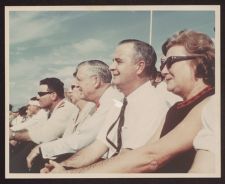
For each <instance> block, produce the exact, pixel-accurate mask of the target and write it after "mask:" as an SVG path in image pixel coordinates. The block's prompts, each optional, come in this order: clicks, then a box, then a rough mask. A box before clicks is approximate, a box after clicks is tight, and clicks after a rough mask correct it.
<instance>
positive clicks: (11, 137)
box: [9, 129, 14, 140]
mask: <svg viewBox="0 0 225 184" xmlns="http://www.w3.org/2000/svg"><path fill="white" fill-rule="evenodd" d="M13 138H14V137H13V131H12V130H11V129H9V140H12V139H13Z"/></svg>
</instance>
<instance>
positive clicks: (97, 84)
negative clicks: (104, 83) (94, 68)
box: [92, 75, 101, 89]
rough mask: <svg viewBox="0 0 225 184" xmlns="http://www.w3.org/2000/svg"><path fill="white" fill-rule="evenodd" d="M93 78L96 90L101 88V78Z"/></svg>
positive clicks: (95, 76)
mask: <svg viewBox="0 0 225 184" xmlns="http://www.w3.org/2000/svg"><path fill="white" fill-rule="evenodd" d="M92 77H93V84H94V87H95V89H97V88H99V86H100V85H101V79H100V77H99V76H97V75H94V76H92Z"/></svg>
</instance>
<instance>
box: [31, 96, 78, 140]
mask: <svg viewBox="0 0 225 184" xmlns="http://www.w3.org/2000/svg"><path fill="white" fill-rule="evenodd" d="M78 113H79V109H78V108H77V107H76V106H75V105H73V104H72V103H70V102H68V101H67V100H65V99H63V100H61V101H60V102H59V103H58V104H57V105H56V107H55V108H54V110H53V111H52V113H51V117H50V118H49V119H47V121H43V122H40V123H38V124H37V125H34V126H31V127H28V128H27V129H28V132H29V135H30V138H31V140H32V141H33V142H35V143H37V144H40V143H43V142H48V141H52V140H55V139H57V138H59V137H61V136H62V135H63V133H64V131H65V129H66V127H67V125H68V124H69V122H70V121H71V119H72V118H73V117H74V116H77V115H78Z"/></svg>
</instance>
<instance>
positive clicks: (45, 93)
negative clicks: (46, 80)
mask: <svg viewBox="0 0 225 184" xmlns="http://www.w3.org/2000/svg"><path fill="white" fill-rule="evenodd" d="M51 93H53V91H46V92H38V95H39V96H40V97H41V96H44V95H47V94H51Z"/></svg>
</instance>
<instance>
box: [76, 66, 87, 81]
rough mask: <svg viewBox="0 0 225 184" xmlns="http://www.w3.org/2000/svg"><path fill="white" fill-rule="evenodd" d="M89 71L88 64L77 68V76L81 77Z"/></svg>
mask: <svg viewBox="0 0 225 184" xmlns="http://www.w3.org/2000/svg"><path fill="white" fill-rule="evenodd" d="M89 71H90V66H88V65H84V66H80V67H79V68H78V70H77V75H76V78H77V79H79V78H80V77H82V76H86V75H88V72H89Z"/></svg>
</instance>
